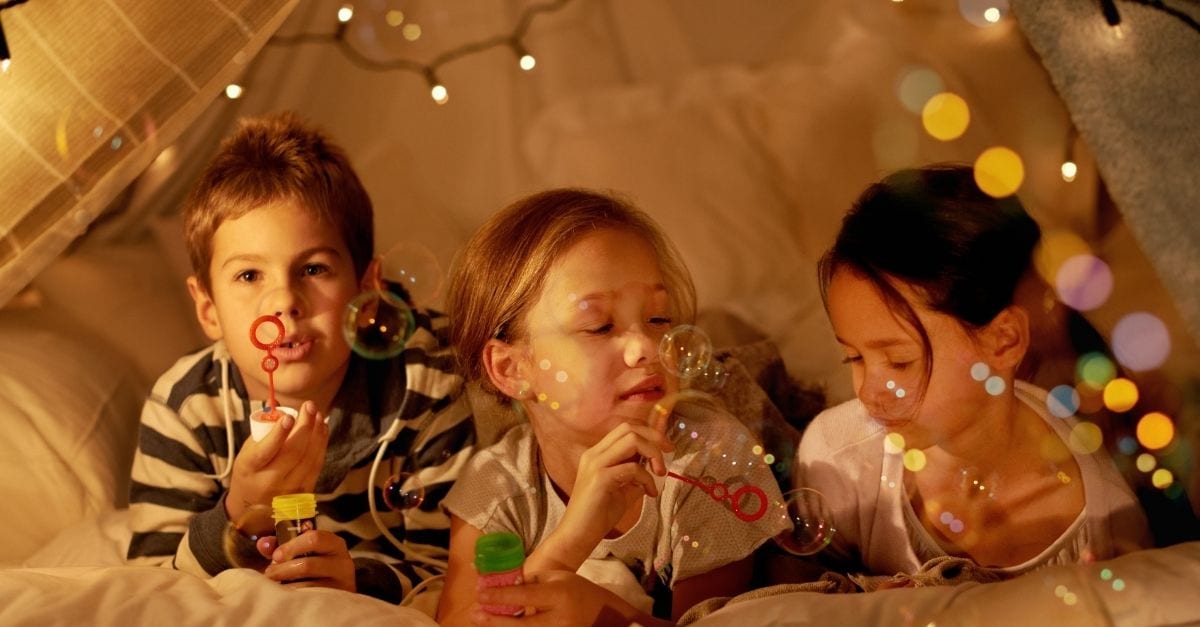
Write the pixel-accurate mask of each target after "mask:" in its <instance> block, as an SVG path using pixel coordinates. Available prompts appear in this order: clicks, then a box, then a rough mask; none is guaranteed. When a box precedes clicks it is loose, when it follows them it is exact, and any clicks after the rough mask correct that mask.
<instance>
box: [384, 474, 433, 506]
mask: <svg viewBox="0 0 1200 627" xmlns="http://www.w3.org/2000/svg"><path fill="white" fill-rule="evenodd" d="M424 501H425V486H424V484H422V483H421V480H420V479H418V478H417V476H416V475H414V474H413V473H411V472H401V473H397V474H394V475H392V476H391V477H388V480H387V483H386V484H384V486H383V502H384V504H386V505H387V506H388V508H389V509H391V510H392V511H396V512H399V511H404V510H406V509H414V508H416V507H420V505H421V503H423V502H424Z"/></svg>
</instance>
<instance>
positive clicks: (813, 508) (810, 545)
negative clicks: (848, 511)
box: [775, 488, 836, 555]
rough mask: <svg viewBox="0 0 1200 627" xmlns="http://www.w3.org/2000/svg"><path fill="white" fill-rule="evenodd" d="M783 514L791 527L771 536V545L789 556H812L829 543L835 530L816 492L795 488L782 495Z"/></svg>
mask: <svg viewBox="0 0 1200 627" xmlns="http://www.w3.org/2000/svg"><path fill="white" fill-rule="evenodd" d="M783 505H784V510H785V511H784V514H783V515H785V516H787V517H788V519H789V520H790V522H791V526H790V527H789V528H787V529H784V530H783V531H782V532H780V533H779V535H777V536H775V543H776V544H778V545H779V546H780V548H782V549H783V550H785V551H787V552H788V553H791V554H793V555H812V554H814V553H818V552H820V551H821V549H824V548H825V547H827V546H829V543H830V542H833V535H834V533H836V529H835V528H834V526H833V516H832V515H831V513H830V511H829V505H828V504H827V503H826V502H825V497H824V495H822V494H821V493H820V492H818V491H816V490H814V489H812V488H798V489H795V490H790V491H788V493H787V494H784V495H783Z"/></svg>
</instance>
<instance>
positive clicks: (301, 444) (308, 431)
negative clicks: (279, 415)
mask: <svg viewBox="0 0 1200 627" xmlns="http://www.w3.org/2000/svg"><path fill="white" fill-rule="evenodd" d="M319 422H321V421H319V420H318V419H317V407H316V404H314V403H313V402H312V401H305V402H304V403H302V404H301V405H300V417H299V418H297V419H296V426H294V427H292V429H291V433H290V434H289V435H288V438H287V441H286V442H285V443H284V445H283V450H282V451H280V452H279V454H278V455H277V456H276V458H277V459H278V462H277V463H278V465H277V466H276V468H279V469H280V470H281V471H282V472H283V473H285V474H287V475H290V474H291V473H292V471H293V469H294V468H295V467H296V466H297V465H299V464H301V463H302V462H303V461H304V458H305V456H306V455H307V454H308V446H309V442H310V440H311V439H312V437H313V431H314V430H315V429H316V427H317V424H318V423H319Z"/></svg>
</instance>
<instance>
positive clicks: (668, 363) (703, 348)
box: [658, 324, 713, 382]
mask: <svg viewBox="0 0 1200 627" xmlns="http://www.w3.org/2000/svg"><path fill="white" fill-rule="evenodd" d="M712 353H713V348H712V340H710V339H708V334H707V333H705V332H704V330H703V329H701V328H700V327H697V326H694V325H690V324H681V325H679V326H677V327H675V328H673V329H671V330H670V331H667V333H666V334H665V335H663V337H662V340H661V341H660V342H659V345H658V355H659V359H660V360H661V362H662V364H663V367H664V368H666V371H667V372H668V373H670V374H672V375H674V376H676V377H679V380H680V381H684V382H687V381H690V380H691V379H692V378H694V377H696V376H698V375H700V374H702V373H703V372H704V371H705V369H706V368H708V367H709V363H710V362H711V361H712Z"/></svg>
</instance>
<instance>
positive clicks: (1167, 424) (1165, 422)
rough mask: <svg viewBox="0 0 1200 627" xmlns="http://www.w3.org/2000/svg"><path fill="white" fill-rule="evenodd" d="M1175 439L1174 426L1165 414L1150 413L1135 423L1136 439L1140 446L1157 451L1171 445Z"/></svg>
mask: <svg viewBox="0 0 1200 627" xmlns="http://www.w3.org/2000/svg"><path fill="white" fill-rule="evenodd" d="M1174 438H1175V424H1174V423H1172V422H1171V419H1170V418H1169V417H1167V415H1166V414H1163V413H1160V412H1156V411H1152V412H1150V413H1148V414H1146V415H1145V416H1142V419H1141V420H1139V421H1138V423H1137V439H1138V442H1141V443H1142V446H1144V447H1146V448H1148V449H1150V450H1157V449H1160V448H1163V447H1165V446H1166V445H1168V444H1170V443H1171V440H1172V439H1174Z"/></svg>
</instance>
